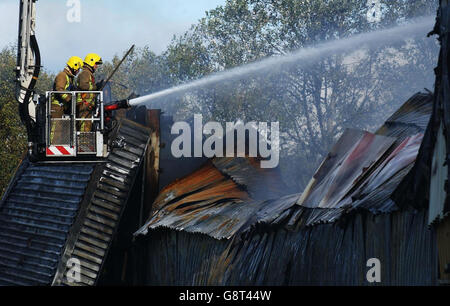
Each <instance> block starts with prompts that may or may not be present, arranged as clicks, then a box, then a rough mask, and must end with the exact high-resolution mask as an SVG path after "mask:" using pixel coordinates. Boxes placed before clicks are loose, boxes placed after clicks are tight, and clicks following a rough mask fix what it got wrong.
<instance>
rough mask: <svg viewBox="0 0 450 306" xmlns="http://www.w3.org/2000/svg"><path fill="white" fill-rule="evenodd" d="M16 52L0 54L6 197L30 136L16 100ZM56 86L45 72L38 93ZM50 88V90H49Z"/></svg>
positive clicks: (0, 154) (0, 157)
mask: <svg viewBox="0 0 450 306" xmlns="http://www.w3.org/2000/svg"><path fill="white" fill-rule="evenodd" d="M15 54H16V52H15V50H14V48H12V47H10V48H5V49H3V50H1V51H0V143H1V146H0V164H1V165H2V166H1V167H0V194H2V195H3V192H4V191H5V189H6V187H7V186H8V183H9V181H10V179H11V176H12V175H13V174H14V171H15V169H16V168H17V166H18V165H19V163H20V160H21V159H22V157H23V156H24V153H25V151H26V143H27V134H26V130H25V128H24V126H23V124H22V123H21V120H20V117H19V112H18V103H17V101H16V100H15V85H16V84H15V83H14V80H15V77H16V76H15V72H14V68H15V66H16V55H15ZM52 83H53V76H52V75H49V74H48V73H46V72H45V71H43V72H42V73H41V75H40V79H39V80H38V83H37V91H38V92H41V93H42V92H44V91H46V90H48V86H51V85H50V84H52ZM50 88H51V87H50Z"/></svg>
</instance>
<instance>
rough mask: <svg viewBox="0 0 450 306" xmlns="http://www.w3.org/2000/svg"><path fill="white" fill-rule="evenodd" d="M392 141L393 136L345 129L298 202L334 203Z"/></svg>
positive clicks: (308, 204)
mask: <svg viewBox="0 0 450 306" xmlns="http://www.w3.org/2000/svg"><path fill="white" fill-rule="evenodd" d="M394 142H395V138H390V137H385V136H380V135H375V134H371V133H368V132H363V131H357V130H349V129H348V130H346V131H345V132H344V135H342V137H341V138H340V139H339V141H338V142H337V144H336V145H335V146H334V147H333V149H332V150H331V152H330V153H329V154H328V156H327V157H326V159H325V161H324V162H323V163H322V165H321V166H320V168H319V169H318V170H317V172H316V173H315V174H314V176H313V178H312V180H311V182H310V183H309V185H308V187H307V188H306V190H305V191H304V193H303V195H302V197H301V199H300V200H299V202H298V204H299V205H301V206H305V207H309V208H314V207H319V208H333V207H337V206H338V204H339V203H340V201H341V200H342V199H343V197H344V196H345V195H346V194H347V193H348V192H349V191H350V190H352V188H354V187H355V186H356V185H357V184H358V183H359V182H360V181H361V179H362V177H363V176H364V175H365V174H366V172H368V171H370V169H371V167H373V166H374V165H375V164H376V163H377V161H379V160H380V159H381V157H382V156H383V155H384V154H385V153H386V151H387V150H388V149H389V148H390V147H391V146H392V144H393V143H394Z"/></svg>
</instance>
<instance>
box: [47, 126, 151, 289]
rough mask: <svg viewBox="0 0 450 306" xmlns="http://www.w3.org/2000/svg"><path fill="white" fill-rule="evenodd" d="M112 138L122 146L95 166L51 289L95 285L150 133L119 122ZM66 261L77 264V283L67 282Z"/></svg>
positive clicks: (138, 127) (146, 129)
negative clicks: (73, 261) (74, 261)
mask: <svg viewBox="0 0 450 306" xmlns="http://www.w3.org/2000/svg"><path fill="white" fill-rule="evenodd" d="M115 137H116V138H117V139H121V140H122V141H121V143H122V145H121V146H120V147H116V148H113V149H112V151H111V153H110V154H109V156H108V158H107V159H106V160H105V163H100V164H99V165H97V167H96V169H95V171H94V173H93V175H92V176H93V177H92V180H91V184H90V186H89V188H88V190H87V191H86V193H85V194H84V200H83V204H82V208H81V210H80V212H79V214H78V216H77V220H76V222H75V224H74V225H73V228H72V234H71V236H70V238H69V239H68V242H67V244H66V247H65V249H64V252H63V254H62V256H61V261H60V263H59V265H58V269H57V271H56V275H55V278H54V280H53V284H54V285H61V284H64V285H70V286H71V285H76V286H79V285H95V284H96V283H97V281H98V277H99V275H100V273H101V271H102V267H103V264H104V262H105V260H106V256H107V254H108V251H109V248H110V247H111V244H112V241H113V238H114V236H115V234H116V231H117V229H118V227H119V222H120V219H121V216H122V214H123V212H124V210H125V207H126V205H127V202H128V198H129V196H130V192H131V190H132V187H133V184H134V181H135V179H136V175H137V172H138V169H139V166H140V164H141V162H142V160H143V158H144V153H145V150H146V147H147V145H148V143H149V141H150V129H148V128H145V127H143V126H141V125H138V124H136V123H134V122H132V121H129V120H121V122H120V124H119V127H118V132H117V135H115ZM69 258H73V259H77V260H79V261H80V265H81V270H80V274H81V281H80V282H76V283H74V282H71V281H70V280H67V278H66V275H67V272H68V270H69V268H68V267H67V261H68V259H69Z"/></svg>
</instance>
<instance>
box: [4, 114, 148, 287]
mask: <svg viewBox="0 0 450 306" xmlns="http://www.w3.org/2000/svg"><path fill="white" fill-rule="evenodd" d="M113 137H115V138H120V139H121V140H122V141H121V143H122V146H120V147H114V148H113V149H112V151H111V153H110V154H109V156H108V158H107V159H105V160H103V161H101V162H97V163H84V164H80V163H65V164H59V163H47V164H45V163H44V164H32V163H29V162H28V161H27V160H25V161H23V163H22V165H21V166H20V168H19V170H20V171H18V172H17V173H16V176H15V178H14V179H13V184H12V185H11V188H9V190H8V192H7V193H6V194H5V197H4V199H3V200H2V203H1V207H0V285H50V284H56V285H59V284H68V285H94V284H95V283H96V281H97V279H98V276H99V273H100V272H101V268H102V265H103V262H104V260H105V258H106V255H107V253H108V250H109V247H110V245H111V242H112V240H113V237H114V235H115V232H116V230H117V228H118V224H119V221H120V218H121V215H122V213H123V211H124V208H125V205H126V203H127V199H128V196H129V194H130V192H131V189H132V186H133V183H134V180H135V178H136V174H137V171H138V168H139V165H140V164H141V161H142V159H143V156H144V153H145V150H146V147H147V145H148V142H149V137H150V130H149V129H148V128H145V127H143V126H141V125H138V124H136V123H133V122H131V121H129V120H125V119H123V120H121V121H120V123H119V125H118V129H117V130H116V132H115V133H114V135H113ZM69 258H76V259H78V260H80V263H81V271H80V273H81V282H78V283H70V282H67V280H66V278H65V277H66V272H67V271H66V268H67V267H66V263H67V261H68V259H69Z"/></svg>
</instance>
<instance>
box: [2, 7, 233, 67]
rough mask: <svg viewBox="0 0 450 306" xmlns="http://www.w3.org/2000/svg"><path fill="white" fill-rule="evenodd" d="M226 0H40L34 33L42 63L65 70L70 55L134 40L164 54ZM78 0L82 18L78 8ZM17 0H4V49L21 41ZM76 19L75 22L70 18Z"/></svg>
mask: <svg viewBox="0 0 450 306" xmlns="http://www.w3.org/2000/svg"><path fill="white" fill-rule="evenodd" d="M225 2H226V0H39V1H37V2H36V13H37V18H36V37H37V39H38V44H39V47H40V50H41V57H42V64H43V66H44V69H46V70H48V71H50V72H58V71H59V70H61V69H62V68H63V67H64V65H65V62H66V61H67V59H68V58H69V57H70V56H73V55H76V56H79V57H81V58H84V57H85V55H86V54H88V53H98V54H99V55H100V56H102V58H103V59H104V60H111V59H112V58H113V56H114V55H122V54H123V53H124V52H125V51H127V50H128V49H129V48H130V47H131V45H133V44H136V46H137V47H144V46H149V48H150V49H151V50H152V51H153V52H155V53H157V54H160V53H161V52H162V51H164V50H165V48H166V47H167V45H168V44H169V43H170V41H171V39H172V38H173V35H176V34H182V33H184V32H185V31H186V30H188V29H189V28H190V26H191V25H192V24H195V23H196V22H197V21H198V20H199V19H200V18H202V17H204V16H205V11H208V10H211V9H214V8H216V7H217V6H219V5H224V4H225ZM78 4H79V8H80V10H79V12H80V14H79V22H78V20H77V14H76V12H77V11H78V10H77V7H78ZM18 19H19V0H0V49H3V48H4V47H7V46H10V45H13V44H15V43H16V41H17V35H18V33H17V31H18ZM71 21H72V22H71Z"/></svg>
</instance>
